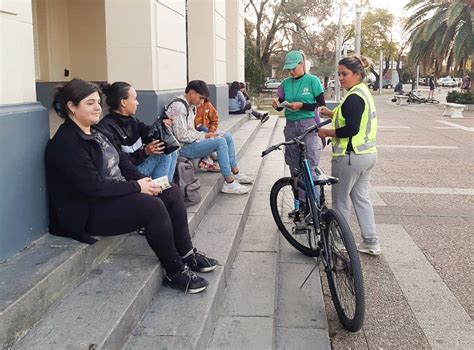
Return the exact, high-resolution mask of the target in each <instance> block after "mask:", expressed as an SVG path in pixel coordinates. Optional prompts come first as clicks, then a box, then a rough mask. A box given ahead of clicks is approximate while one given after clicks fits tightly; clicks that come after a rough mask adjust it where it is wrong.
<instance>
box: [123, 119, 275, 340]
mask: <svg viewBox="0 0 474 350" xmlns="http://www.w3.org/2000/svg"><path fill="white" fill-rule="evenodd" d="M276 121H277V118H276V117H272V118H271V119H270V120H269V121H268V122H267V123H265V124H263V126H262V127H261V129H260V130H259V132H258V134H257V135H256V136H255V138H254V139H253V141H252V142H250V143H249V147H248V150H247V151H246V153H245V156H244V157H243V158H242V159H241V160H240V162H239V166H240V168H241V169H242V170H243V171H245V173H248V174H252V175H254V176H256V177H259V173H260V170H261V164H262V158H261V157H260V154H261V151H262V150H263V149H265V148H266V147H267V146H268V144H269V141H270V139H271V136H272V134H273V132H274V126H275V123H276ZM258 197H259V193H258V191H256V187H255V186H254V187H253V189H252V191H251V192H250V193H249V194H247V195H243V196H231V195H224V194H220V195H219V196H218V197H217V200H216V202H215V204H214V205H213V206H212V207H211V208H210V209H209V210H208V212H207V215H206V217H205V218H204V220H203V221H202V223H201V225H200V226H199V227H198V229H197V231H196V235H195V237H194V242H195V244H196V246H197V247H201V248H202V249H203V250H205V251H206V253H207V254H209V256H212V257H215V258H217V259H218V260H219V262H220V266H218V268H217V269H216V270H214V271H213V272H212V273H209V274H205V277H206V278H208V279H209V282H210V285H209V287H208V289H207V290H206V292H204V293H200V294H196V295H189V296H184V295H183V293H182V292H179V291H176V290H174V289H170V288H166V287H164V288H161V289H160V291H159V293H158V294H157V295H156V297H155V299H154V301H153V303H152V305H151V306H150V308H149V309H148V310H147V312H146V313H145V315H144V316H143V319H142V320H141V321H140V323H139V324H138V325H137V327H136V328H135V329H134V330H133V331H132V334H131V337H130V338H129V340H128V342H127V343H126V345H125V347H124V348H125V349H156V348H158V347H159V348H169V349H178V348H179V349H191V348H192V349H205V348H207V347H208V343H209V340H210V337H211V334H212V332H213V329H214V327H215V325H216V321H217V317H218V313H217V312H218V310H219V306H220V304H221V301H222V299H223V297H224V293H225V288H226V284H227V283H228V280H229V276H230V270H231V266H232V263H233V261H234V258H235V255H236V253H237V248H238V247H239V243H240V237H241V235H242V232H243V230H244V227H245V224H246V221H247V217H248V216H249V215H253V211H252V212H250V211H251V210H256V209H255V208H257V207H255V206H254V209H251V205H252V201H253V202H255V201H257V199H258ZM275 265H276V264H273V266H275ZM203 275H204V274H203Z"/></svg>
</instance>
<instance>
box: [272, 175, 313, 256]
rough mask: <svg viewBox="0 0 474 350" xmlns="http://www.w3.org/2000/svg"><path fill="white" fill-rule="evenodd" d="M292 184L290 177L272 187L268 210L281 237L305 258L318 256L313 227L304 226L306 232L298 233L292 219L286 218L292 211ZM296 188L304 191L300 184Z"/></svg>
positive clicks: (310, 225)
mask: <svg viewBox="0 0 474 350" xmlns="http://www.w3.org/2000/svg"><path fill="white" fill-rule="evenodd" d="M292 182H293V179H292V178H291V177H283V178H281V179H279V180H278V181H277V182H275V184H274V185H273V187H272V190H271V192H270V208H271V211H272V215H273V219H274V220H275V223H276V224H277V226H278V229H279V230H280V232H281V234H282V235H283V237H285V239H286V240H287V241H288V243H290V244H291V245H292V246H293V247H294V248H296V249H297V250H298V251H300V252H301V253H303V254H304V255H306V256H311V257H315V256H319V251H320V250H319V247H318V246H317V242H318V237H317V236H316V235H315V231H314V227H313V225H312V224H305V225H304V227H306V228H305V230H306V231H302V230H300V231H298V230H297V228H298V226H297V224H296V223H295V222H294V220H293V218H290V217H288V213H289V212H291V211H292V210H293V209H294V193H293V187H292ZM298 188H300V189H301V190H303V191H304V185H303V184H302V183H298ZM308 215H311V214H310V213H309V214H307V215H306V216H305V217H306V218H308ZM301 232H304V233H301Z"/></svg>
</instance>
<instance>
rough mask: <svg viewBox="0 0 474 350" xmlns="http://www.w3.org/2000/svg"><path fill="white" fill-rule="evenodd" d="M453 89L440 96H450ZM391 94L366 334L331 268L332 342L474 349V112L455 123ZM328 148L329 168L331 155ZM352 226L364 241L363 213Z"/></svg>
mask: <svg viewBox="0 0 474 350" xmlns="http://www.w3.org/2000/svg"><path fill="white" fill-rule="evenodd" d="M445 90H447V89H438V90H437V93H436V94H435V98H437V99H438V100H440V101H445V98H444V96H443V95H445V94H446V91H445ZM426 94H427V91H426V92H425V91H424V96H426ZM390 98H391V96H389V95H381V96H378V95H376V96H375V101H376V106H377V117H378V126H379V129H378V137H377V148H378V154H379V158H378V163H377V166H376V169H375V170H374V171H373V172H372V176H371V197H372V199H373V204H374V210H375V215H376V224H377V230H378V235H379V238H380V244H381V248H382V255H381V256H379V257H372V256H366V255H362V265H363V271H364V280H365V291H366V316H365V324H364V327H363V328H362V330H361V331H360V332H358V333H356V334H352V333H348V332H346V331H344V330H343V329H342V327H341V326H340V325H339V322H338V321H337V317H336V314H335V311H334V307H333V306H332V303H331V301H330V297H329V296H330V294H329V290H328V288H327V283H326V282H325V276H323V274H322V282H323V289H324V294H325V303H326V312H327V316H328V322H329V331H330V337H331V342H332V346H333V348H334V349H347V348H352V349H355V348H357V349H359V348H360V349H364V348H385V349H386V348H430V347H431V348H450V349H454V348H456V349H459V348H462V349H467V348H471V349H472V348H473V346H474V344H473V342H474V323H473V316H474V293H472V285H473V282H474V278H473V273H472V271H473V267H474V264H473V261H474V260H473V258H472V255H471V254H472V250H473V222H474V210H473V208H474V205H473V204H474V176H473V175H474V167H473V163H474V156H473V154H472V150H473V146H474V137H473V136H474V134H473V132H474V111H465V112H464V116H465V118H464V119H450V118H446V117H442V115H441V114H442V111H443V108H442V106H441V105H438V106H433V105H425V104H421V105H409V106H397V105H395V104H393V103H391V102H390ZM323 153H324V156H323V160H322V166H323V168H324V169H327V171H329V169H330V152H329V150H327V151H325V152H323ZM351 228H352V230H353V233H354V236H355V238H356V241H358V242H360V233H359V230H358V225H357V220H356V218H355V215H353V217H352V220H351Z"/></svg>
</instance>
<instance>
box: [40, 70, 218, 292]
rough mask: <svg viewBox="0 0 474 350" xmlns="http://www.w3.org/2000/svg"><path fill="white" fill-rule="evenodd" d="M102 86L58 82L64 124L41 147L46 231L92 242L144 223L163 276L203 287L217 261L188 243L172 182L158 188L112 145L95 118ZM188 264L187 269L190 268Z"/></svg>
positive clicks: (57, 103)
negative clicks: (203, 275)
mask: <svg viewBox="0 0 474 350" xmlns="http://www.w3.org/2000/svg"><path fill="white" fill-rule="evenodd" d="M100 102H101V96H100V90H99V88H98V87H97V86H95V85H94V84H91V83H89V82H87V81H84V80H80V79H73V80H71V81H70V82H68V83H67V84H66V85H64V87H59V88H58V89H57V92H56V94H55V95H54V99H53V107H54V109H55V110H56V113H57V114H58V115H59V116H60V117H61V118H63V119H65V121H64V123H63V124H62V125H61V126H60V127H59V129H58V131H57V132H56V134H55V135H54V137H53V138H52V139H51V140H50V141H49V142H48V145H47V147H46V154H45V165H46V183H47V188H48V201H49V219H50V222H49V232H50V233H51V234H53V235H58V236H65V237H71V238H73V239H76V240H78V241H80V242H84V243H88V244H93V243H95V242H96V239H94V238H93V237H91V235H92V236H116V235H122V234H125V233H128V232H132V231H135V230H136V229H138V228H140V227H145V236H146V240H147V242H148V244H149V245H150V247H151V249H153V251H154V252H155V254H156V256H157V257H158V258H159V259H160V262H161V264H162V265H163V267H164V269H165V271H166V277H165V282H166V283H168V284H170V286H172V287H174V288H178V289H182V290H185V291H186V292H189V293H199V292H201V291H203V290H204V289H206V287H207V285H208V282H207V280H206V279H204V278H202V277H199V276H197V275H196V274H195V273H194V272H193V271H199V272H208V271H212V270H214V269H215V268H216V266H217V261H216V260H214V259H211V258H207V257H206V256H205V255H204V254H201V253H199V252H198V251H197V250H196V249H195V248H194V247H193V244H192V242H191V236H190V234H189V228H188V217H187V212H186V207H185V206H184V198H183V195H182V194H181V191H180V190H179V188H178V187H177V186H176V185H172V187H171V188H168V189H166V190H164V191H163V189H162V188H161V187H160V185H158V184H157V183H155V182H154V181H152V179H151V178H149V177H145V176H143V174H141V173H140V172H139V171H138V170H137V168H136V167H135V166H132V165H131V163H130V162H129V161H127V158H128V157H127V156H126V155H125V154H124V153H122V152H120V151H117V150H116V149H115V147H114V146H113V145H112V143H111V142H110V140H109V138H108V136H107V134H108V132H107V131H106V130H103V129H101V128H100V127H99V126H97V125H96V124H97V123H99V119H100V114H101V111H102V108H101V106H100ZM191 270H193V271H191Z"/></svg>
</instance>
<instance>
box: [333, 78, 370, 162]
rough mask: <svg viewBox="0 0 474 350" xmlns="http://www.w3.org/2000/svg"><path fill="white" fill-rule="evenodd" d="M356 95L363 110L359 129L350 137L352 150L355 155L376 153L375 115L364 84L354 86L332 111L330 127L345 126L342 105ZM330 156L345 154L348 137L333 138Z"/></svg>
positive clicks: (367, 89) (368, 92)
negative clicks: (363, 105)
mask: <svg viewBox="0 0 474 350" xmlns="http://www.w3.org/2000/svg"><path fill="white" fill-rule="evenodd" d="M351 94H356V95H358V96H359V97H360V98H362V100H364V103H365V108H364V112H363V113H362V119H361V121H360V128H359V132H358V133H357V135H354V136H352V148H353V149H354V153H356V154H366V153H376V152H377V149H376V148H375V138H376V135H377V115H376V113H375V103H374V99H373V98H372V94H371V93H370V91H369V88H368V87H367V85H365V84H364V83H359V84H357V85H354V86H353V87H352V88H351V89H350V90H349V91H348V93H347V95H346V96H345V97H344V99H343V100H342V101H341V103H340V104H339V105H338V106H337V107H336V108H335V109H334V110H333V112H334V116H333V118H332V124H331V125H332V127H333V128H334V129H339V128H342V127H343V126H345V125H346V119H345V118H344V116H343V115H342V108H341V106H342V104H343V103H344V101H345V100H346V98H347V97H348V96H350V95H351ZM331 143H332V155H333V157H340V156H343V155H345V154H346V150H347V145H348V144H349V137H344V138H338V137H333V138H332V140H331Z"/></svg>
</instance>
